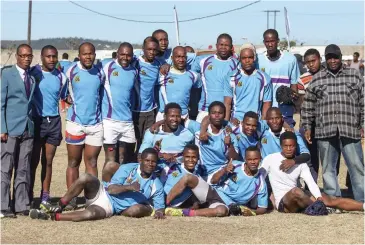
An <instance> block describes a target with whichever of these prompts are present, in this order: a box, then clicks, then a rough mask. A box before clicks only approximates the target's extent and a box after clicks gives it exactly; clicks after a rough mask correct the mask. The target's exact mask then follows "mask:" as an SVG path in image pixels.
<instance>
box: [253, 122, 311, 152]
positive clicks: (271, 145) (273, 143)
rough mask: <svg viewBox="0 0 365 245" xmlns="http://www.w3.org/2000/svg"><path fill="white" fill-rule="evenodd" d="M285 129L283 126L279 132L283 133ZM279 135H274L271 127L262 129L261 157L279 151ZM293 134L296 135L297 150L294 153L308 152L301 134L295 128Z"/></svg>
mask: <svg viewBox="0 0 365 245" xmlns="http://www.w3.org/2000/svg"><path fill="white" fill-rule="evenodd" d="M284 132H285V129H284V127H283V128H282V130H281V133H280V135H281V134H282V133H284ZM280 135H279V136H275V134H274V133H273V132H272V131H271V129H270V128H269V129H267V130H264V131H263V133H262V135H261V137H260V146H261V147H260V148H261V157H262V159H264V158H265V157H266V156H268V155H270V154H272V153H277V152H281V146H280ZM295 135H296V136H297V152H296V155H299V154H302V153H309V150H308V148H307V146H306V144H305V143H304V140H303V138H302V136H301V134H300V133H299V132H298V131H296V130H295Z"/></svg>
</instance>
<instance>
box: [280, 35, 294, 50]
mask: <svg viewBox="0 0 365 245" xmlns="http://www.w3.org/2000/svg"><path fill="white" fill-rule="evenodd" d="M295 46H297V40H290V47H295ZM279 47H280V50H287V49H288V41H287V40H286V39H285V38H282V39H281V41H280V42H279Z"/></svg>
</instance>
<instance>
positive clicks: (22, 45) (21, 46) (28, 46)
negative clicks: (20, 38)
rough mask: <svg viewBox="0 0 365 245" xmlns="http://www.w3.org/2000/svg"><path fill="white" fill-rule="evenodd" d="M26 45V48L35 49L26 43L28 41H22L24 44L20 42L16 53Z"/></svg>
mask: <svg viewBox="0 0 365 245" xmlns="http://www.w3.org/2000/svg"><path fill="white" fill-rule="evenodd" d="M24 47H26V48H30V50H31V51H32V52H33V49H32V47H31V46H30V45H28V44H26V43H22V44H20V45H19V46H18V47H17V48H16V53H17V54H19V50H20V49H21V48H24Z"/></svg>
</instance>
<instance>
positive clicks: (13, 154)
mask: <svg viewBox="0 0 365 245" xmlns="http://www.w3.org/2000/svg"><path fill="white" fill-rule="evenodd" d="M15 57H16V60H17V63H16V65H14V66H12V67H10V68H7V69H4V70H3V71H2V74H1V217H16V216H15V214H14V211H15V213H16V214H19V215H28V214H29V196H28V192H29V183H30V159H31V153H32V148H33V128H34V126H33V121H32V116H31V113H32V103H31V101H32V97H33V90H34V87H35V84H34V83H35V80H34V78H33V77H32V76H30V75H29V67H30V64H31V63H32V60H33V50H32V48H31V47H30V46H29V45H27V44H21V45H19V46H18V48H17V52H16V55H15ZM13 169H14V170H15V174H14V186H13V188H14V189H13V198H12V202H11V198H10V185H11V176H12V172H13Z"/></svg>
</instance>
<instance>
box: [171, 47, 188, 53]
mask: <svg viewBox="0 0 365 245" xmlns="http://www.w3.org/2000/svg"><path fill="white" fill-rule="evenodd" d="M179 48H180V49H182V50H184V52H185V53H186V50H185V48H184V47H183V46H176V47H175V48H174V49H173V50H172V55H174V53H175V50H176V49H179Z"/></svg>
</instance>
